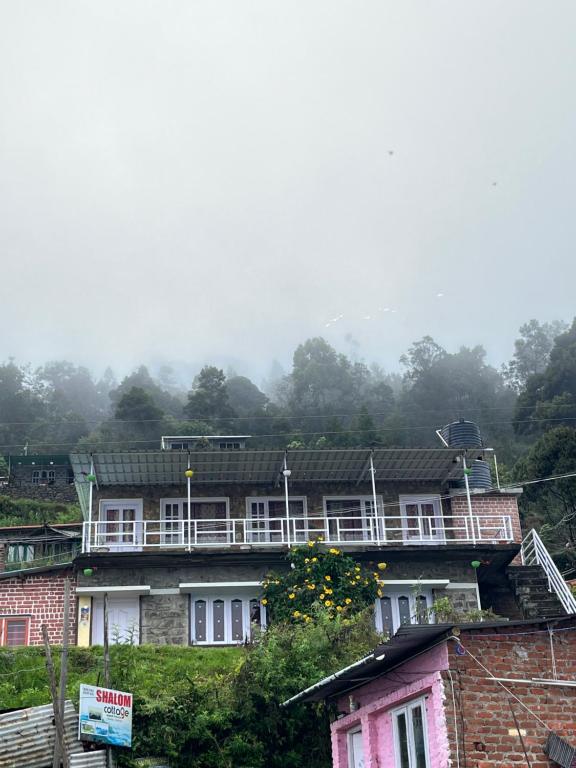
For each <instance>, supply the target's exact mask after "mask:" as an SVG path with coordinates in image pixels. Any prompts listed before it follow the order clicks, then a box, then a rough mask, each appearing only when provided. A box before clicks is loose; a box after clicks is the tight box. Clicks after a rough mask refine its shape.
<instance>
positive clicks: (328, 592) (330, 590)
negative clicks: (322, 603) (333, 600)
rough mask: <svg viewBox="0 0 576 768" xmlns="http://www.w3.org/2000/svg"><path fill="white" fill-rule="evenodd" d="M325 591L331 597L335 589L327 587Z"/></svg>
mask: <svg viewBox="0 0 576 768" xmlns="http://www.w3.org/2000/svg"><path fill="white" fill-rule="evenodd" d="M324 591H325V592H326V594H327V595H331V594H332V592H333V591H334V590H333V589H328V587H326V589H325V590H324Z"/></svg>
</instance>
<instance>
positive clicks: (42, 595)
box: [0, 524, 82, 646]
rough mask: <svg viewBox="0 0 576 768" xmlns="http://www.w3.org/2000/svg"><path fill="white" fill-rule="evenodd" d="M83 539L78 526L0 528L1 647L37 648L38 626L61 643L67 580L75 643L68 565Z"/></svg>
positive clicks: (72, 581)
mask: <svg viewBox="0 0 576 768" xmlns="http://www.w3.org/2000/svg"><path fill="white" fill-rule="evenodd" d="M81 539H82V526H81V525H79V524H65V525H53V526H50V525H44V526H32V525H26V526H20V527H10V528H0V646H3V645H9V646H16V645H39V644H40V643H42V631H41V627H42V624H46V626H47V627H48V633H49V636H50V639H51V640H52V641H53V642H54V643H61V642H62V633H63V620H64V581H65V580H66V579H68V580H69V582H70V594H71V604H70V638H69V639H70V641H71V642H76V637H77V626H76V598H75V584H76V578H75V575H74V571H73V567H72V561H73V559H74V557H75V556H76V554H77V553H78V551H79V549H80V545H81Z"/></svg>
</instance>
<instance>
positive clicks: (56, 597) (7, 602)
mask: <svg viewBox="0 0 576 768" xmlns="http://www.w3.org/2000/svg"><path fill="white" fill-rule="evenodd" d="M66 576H68V577H69V578H70V643H75V641H76V584H75V580H73V579H72V571H57V572H52V573H51V572H48V573H43V574H37V575H30V576H24V577H14V578H13V579H2V580H0V616H11V615H15V614H18V615H28V616H30V645H39V644H40V643H42V634H41V626H42V624H46V625H47V627H48V634H49V635H50V640H51V642H53V643H55V644H60V643H61V642H62V639H63V623H64V578H65V577H66Z"/></svg>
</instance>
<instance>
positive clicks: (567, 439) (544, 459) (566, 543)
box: [514, 426, 576, 565]
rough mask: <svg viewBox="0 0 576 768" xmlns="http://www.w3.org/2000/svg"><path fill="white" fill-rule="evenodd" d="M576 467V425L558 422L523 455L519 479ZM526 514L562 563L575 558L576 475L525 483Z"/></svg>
mask: <svg viewBox="0 0 576 768" xmlns="http://www.w3.org/2000/svg"><path fill="white" fill-rule="evenodd" d="M575 471H576V429H574V428H573V427H567V426H559V427H555V428H553V429H550V430H549V431H547V432H546V433H545V434H543V435H542V436H541V437H540V439H539V440H538V441H537V442H536V443H535V444H534V445H533V446H532V448H531V449H530V451H529V452H528V454H527V455H526V456H525V457H524V458H523V459H521V460H520V461H519V462H518V463H517V465H516V467H515V469H514V474H515V477H516V479H517V480H518V481H520V482H522V481H527V480H538V479H542V478H548V477H556V476H558V475H565V474H567V475H573V474H574V473H575ZM520 503H521V511H522V513H523V516H524V518H525V519H526V520H527V521H528V522H529V523H531V524H532V525H534V526H537V527H539V528H540V535H541V536H542V538H543V539H544V540H545V541H546V543H547V544H549V545H550V546H551V548H552V549H553V550H555V554H556V556H557V558H558V559H559V560H560V563H561V564H566V563H567V562H571V563H572V565H574V563H575V562H576V477H567V478H564V479H561V480H554V481H547V482H541V483H532V484H530V485H525V486H524V493H523V494H522V496H521V498H520Z"/></svg>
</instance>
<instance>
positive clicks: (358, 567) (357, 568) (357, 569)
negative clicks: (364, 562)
mask: <svg viewBox="0 0 576 768" xmlns="http://www.w3.org/2000/svg"><path fill="white" fill-rule="evenodd" d="M354 570H355V571H356V573H358V571H359V570H360V566H359V565H357V566H356V568H354Z"/></svg>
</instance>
